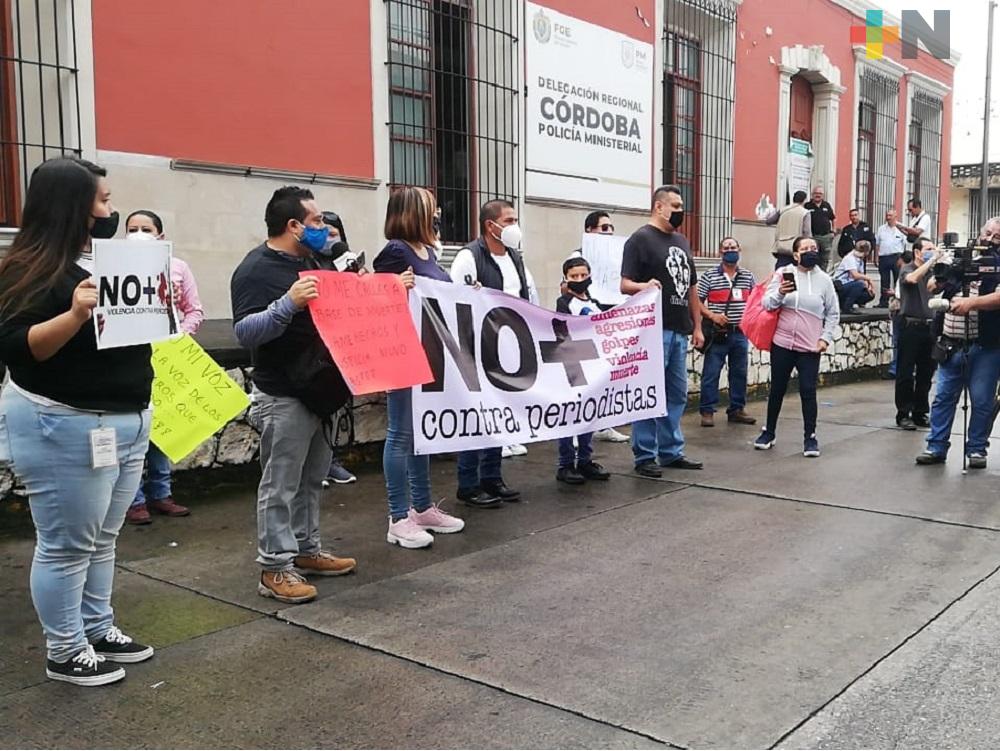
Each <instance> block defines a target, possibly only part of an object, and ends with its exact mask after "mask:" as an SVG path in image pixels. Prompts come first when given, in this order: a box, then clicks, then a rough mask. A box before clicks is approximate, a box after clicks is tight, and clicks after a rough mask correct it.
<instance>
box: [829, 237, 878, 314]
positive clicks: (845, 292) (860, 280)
mask: <svg viewBox="0 0 1000 751" xmlns="http://www.w3.org/2000/svg"><path fill="white" fill-rule="evenodd" d="M871 249H872V246H871V243H869V242H868V241H867V240H858V242H857V244H856V245H855V246H854V250H852V251H851V252H850V253H848V254H847V255H846V256H844V260H842V261H841V262H840V265H838V266H837V270H836V271H835V272H834V274H833V281H834V282H835V283H836V282H839V283H840V284H839V285H837V297H839V298H840V310H841V312H844V313H853V312H855V311H854V309H855V308H857V307H858V306H859V305H864V304H865V303H867V302H870V301H871V300H874V299H875V290H874V288H873V285H872V280H871V279H869V278H868V275H867V273H866V268H865V262H866V261H867V260H868V254H869V253H871Z"/></svg>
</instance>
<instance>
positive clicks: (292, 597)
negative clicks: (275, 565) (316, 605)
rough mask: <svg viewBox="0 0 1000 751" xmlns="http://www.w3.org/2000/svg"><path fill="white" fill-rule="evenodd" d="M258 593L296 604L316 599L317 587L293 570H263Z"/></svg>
mask: <svg viewBox="0 0 1000 751" xmlns="http://www.w3.org/2000/svg"><path fill="white" fill-rule="evenodd" d="M257 594H259V595H260V596H261V597H273V598H274V599H275V600H278V602H288V603H291V604H293V605H294V604H296V603H299V602H309V601H310V600H313V599H315V598H316V587H314V586H313V585H312V584H309V583H308V582H307V581H306V580H305V579H303V578H302V577H301V576H299V575H298V574H296V573H295V572H294V571H291V570H289V571H261V572H260V582H259V583H258V584H257Z"/></svg>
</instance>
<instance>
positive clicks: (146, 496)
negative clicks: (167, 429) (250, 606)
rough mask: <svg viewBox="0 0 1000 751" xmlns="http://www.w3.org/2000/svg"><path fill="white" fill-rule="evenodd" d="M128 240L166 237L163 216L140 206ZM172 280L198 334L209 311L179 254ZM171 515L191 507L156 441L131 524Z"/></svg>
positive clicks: (188, 328)
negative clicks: (173, 483) (178, 495)
mask: <svg viewBox="0 0 1000 751" xmlns="http://www.w3.org/2000/svg"><path fill="white" fill-rule="evenodd" d="M125 239H126V240H139V241H141V240H163V239H164V235H163V220H161V219H160V217H159V216H157V215H156V214H155V213H153V212H152V211H148V210H146V209H140V210H139V211H133V212H132V213H131V214H129V217H128V219H126V220H125ZM170 281H171V283H172V284H173V288H174V306H175V307H176V308H177V312H178V314H180V317H181V323H180V329H181V333H184V334H194V333H196V332H197V331H198V328H199V327H200V326H201V322H202V321H203V320H205V311H204V310H203V309H202V307H201V300H199V299H198V286H197V285H196V284H195V281H194V274H192V273H191V267H190V266H188V265H187V264H186V263H185V262H184V261H182V260H181V259H180V258H178V257H177V256H173V258H172V259H171V261H170ZM150 510H153V511H155V512H157V513H158V514H165V515H167V516H187V515H188V514H190V513H191V511H190V510H189V509H188V508H187V507H186V506H181V505H180V504H178V503H175V502H174V499H173V498H172V497H171V489H170V460H169V459H168V458H167V457H166V455H165V454H164V453H163V452H162V451H160V450H159V449H158V448H157V447H156V446H154V445H153V444H152V443H150V444H149V451H148V452H147V453H146V472H145V475H144V477H143V482H142V483H140V485H139V491H138V492H137V493H136V495H135V500H134V501H133V502H132V506H131V508H129V510H128V512H126V514H125V520H126V521H127V522H128V523H129V524H149V523H150V522H152V521H153V518H152V517H151V516H150V514H149V512H150Z"/></svg>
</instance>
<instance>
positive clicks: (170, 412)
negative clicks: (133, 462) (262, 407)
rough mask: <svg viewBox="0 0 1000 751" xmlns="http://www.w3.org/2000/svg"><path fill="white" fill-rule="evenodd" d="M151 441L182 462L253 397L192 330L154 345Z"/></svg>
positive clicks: (175, 459) (175, 460) (173, 458)
mask: <svg viewBox="0 0 1000 751" xmlns="http://www.w3.org/2000/svg"><path fill="white" fill-rule="evenodd" d="M153 372H154V374H155V377H154V378H153V397H152V402H153V425H152V430H151V432H150V440H152V442H153V443H155V444H156V446H157V447H158V448H159V449H160V450H161V451H162V452H163V453H164V454H166V455H167V456H168V457H170V461H172V462H179V461H180V460H181V459H183V458H184V457H185V456H187V455H188V454H190V453H191V452H192V451H194V450H195V449H196V448H198V446H199V445H201V443H202V442H203V441H204V440H205V439H207V438H209V437H210V436H212V435H213V434H214V433H215V432H216V431H218V430H219V429H220V428H222V427H223V426H224V425H225V424H226V423H227V422H229V421H230V420H232V419H233V418H234V417H236V415H238V414H239V413H240V412H242V411H243V410H244V409H246V407H247V405H248V404H249V403H250V399H249V398H248V397H247V395H246V393H244V391H243V389H241V388H240V386H239V384H238V383H236V381H234V380H233V379H232V378H230V377H229V376H228V375H226V371H225V370H223V369H222V368H221V367H219V365H218V363H216V362H215V360H213V359H212V358H211V357H209V356H208V353H207V352H205V350H203V349H202V348H201V347H200V346H199V345H198V342H196V341H195V340H194V339H192V338H191V336H190V335H188V334H185V335H184V336H182V337H180V338H178V339H171V340H169V341H165V342H157V343H156V344H154V345H153Z"/></svg>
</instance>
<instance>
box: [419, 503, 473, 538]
mask: <svg viewBox="0 0 1000 751" xmlns="http://www.w3.org/2000/svg"><path fill="white" fill-rule="evenodd" d="M410 521H412V522H413V523H414V524H417V525H419V526H420V527H422V528H423V529H429V530H430V531H431V532H437V533H439V534H442V535H448V534H451V533H452V532H461V531H462V530H463V529H465V522H464V521H462V520H461V519H459V518H458V517H455V516H452V515H451V514H447V513H445V512H444V511H442V510H441V508H440V507H439V506H437V505H436V504H435V505H433V506H431V507H430V508H428V509H425V510H423V511H417V510H416V509H412V508H411V509H410Z"/></svg>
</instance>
